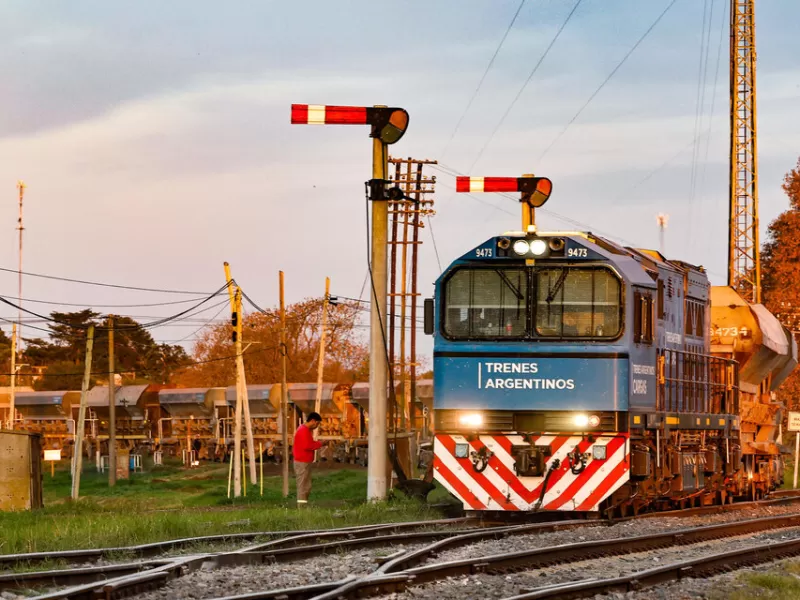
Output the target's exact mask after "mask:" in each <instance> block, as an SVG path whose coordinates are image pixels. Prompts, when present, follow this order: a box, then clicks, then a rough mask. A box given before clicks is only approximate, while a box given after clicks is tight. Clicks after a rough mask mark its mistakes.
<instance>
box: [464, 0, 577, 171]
mask: <svg viewBox="0 0 800 600" xmlns="http://www.w3.org/2000/svg"><path fill="white" fill-rule="evenodd" d="M581 2H583V0H577V2H575V4H574V5H573V6H572V10H570V11H569V14H568V15H567V17H566V19H564V21H563V22H562V23H561V26H560V27H559V28H558V31H556V34H555V35H554V36H553V38H552V39H551V40H550V43H549V44H548V45H547V48H545V51H544V52H543V53H542V55H541V56H540V57H539V60H538V62H537V63H536V65H534V67H533V69H531V72H530V73H529V74H528V77H527V79H525V82H524V83H523V84H522V87H520V88H519V91H518V92H517V95H516V96H514V99H513V100H511V104H509V105H508V108H507V109H506V111H505V112H504V113H503V116H502V117H500V120H499V121H498V122H497V125H495V127H494V129H493V130H492V133H490V134H489V138H488V139H487V140H486V142H485V143H484V144H483V146H482V147H481V149H480V150H479V151H478V155H477V156H476V157H475V159H474V160H473V161H472V164H471V165H470V166H469V169H467V170H468V171H470V172H472V169H474V168H475V165H476V164H477V163H478V161H479V160H480V159H481V157H482V156H483V153H484V152H485V151H486V149H487V148H488V147H489V144H490V143H491V142H492V140H493V139H494V136H495V135H497V132H498V131H499V129H500V127H502V125H503V123H504V122H505V120H506V118H507V117H508V115H509V114H510V113H511V111H512V110H513V108H514V106H515V105H516V104H517V101H518V100H519V99H520V97H521V96H522V93H523V92H524V91H525V88H527V87H528V84H529V83H530V82H531V80H532V79H533V76H534V75H536V72H537V71H538V70H539V67H541V66H542V63H543V62H544V60H545V59H546V58H547V56H548V54H550V50H552V48H553V46H554V45H555V43H556V41H558V38H559V37H561V32H563V31H564V28H565V27H566V26H567V24H568V23H569V22H570V20H572V16H573V15H574V14H575V11H576V10H578V7H579V6H580V5H581Z"/></svg>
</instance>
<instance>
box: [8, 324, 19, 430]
mask: <svg viewBox="0 0 800 600" xmlns="http://www.w3.org/2000/svg"><path fill="white" fill-rule="evenodd" d="M16 385H17V324H16V323H12V324H11V391H10V392H9V394H8V395H9V404H8V408H9V410H10V412H9V414H8V428H9V429H14V411H15V410H16V408H15V402H16V399H17V394H16Z"/></svg>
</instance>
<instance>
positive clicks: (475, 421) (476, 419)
mask: <svg viewBox="0 0 800 600" xmlns="http://www.w3.org/2000/svg"><path fill="white" fill-rule="evenodd" d="M458 424H459V425H462V426H464V427H480V426H481V425H483V415H481V414H480V413H467V414H464V415H459V417H458Z"/></svg>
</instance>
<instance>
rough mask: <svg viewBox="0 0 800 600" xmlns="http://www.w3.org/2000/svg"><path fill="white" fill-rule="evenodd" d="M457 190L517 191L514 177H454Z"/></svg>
mask: <svg viewBox="0 0 800 600" xmlns="http://www.w3.org/2000/svg"><path fill="white" fill-rule="evenodd" d="M456 191H457V192H473V193H474V192H518V191H520V190H519V183H518V181H517V178H516V177H456Z"/></svg>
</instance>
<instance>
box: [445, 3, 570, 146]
mask: <svg viewBox="0 0 800 600" xmlns="http://www.w3.org/2000/svg"><path fill="white" fill-rule="evenodd" d="M579 1H580V0H579ZM525 2H526V0H522V2H520V3H519V6H518V7H517V12H515V13H514V16H513V17H512V19H511V22H510V23H509V24H508V27H507V28H506V32H505V33H504V34H503V37H502V39H501V40H500V43H499V44H498V45H497V48H496V49H495V51H494V54H493V55H492V58H491V60H490V61H489V64H488V65H486V70H485V71H484V72H483V75H482V76H481V79H480V81H479V82H478V85H477V86H476V87H475V91H474V92H472V97H471V98H470V99H469V102H467V106H466V108H465V109H464V112H463V113H461V116H460V117H459V119H458V122H457V123H456V126H455V129H453V133H452V134H451V135H450V139H449V140H447V144H445V146H444V149H443V150H442V152H441V153H440V156H441V157H442V158H444V155H445V154H446V153H447V149H448V148H449V147H450V144H451V143H453V140H454V139H455V137H456V134H457V133H458V130H459V128H460V127H461V123H462V121H464V117H466V116H467V113H468V112H469V109H470V108H471V107H472V103H473V102H474V101H475V98H477V96H478V92H480V90H481V87H482V86H483V82H484V81H485V80H486V76H487V75H488V74H489V71H490V70H491V68H492V65H494V61H495V59H496V58H497V55H498V54H499V53H500V49H501V48H502V47H503V44H505V41H506V38H507V37H508V34H509V33H510V32H511V28H512V27H513V26H514V23H515V22H516V20H517V17H518V16H519V13H520V11H521V10H522V7H523V6H524V5H525Z"/></svg>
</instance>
